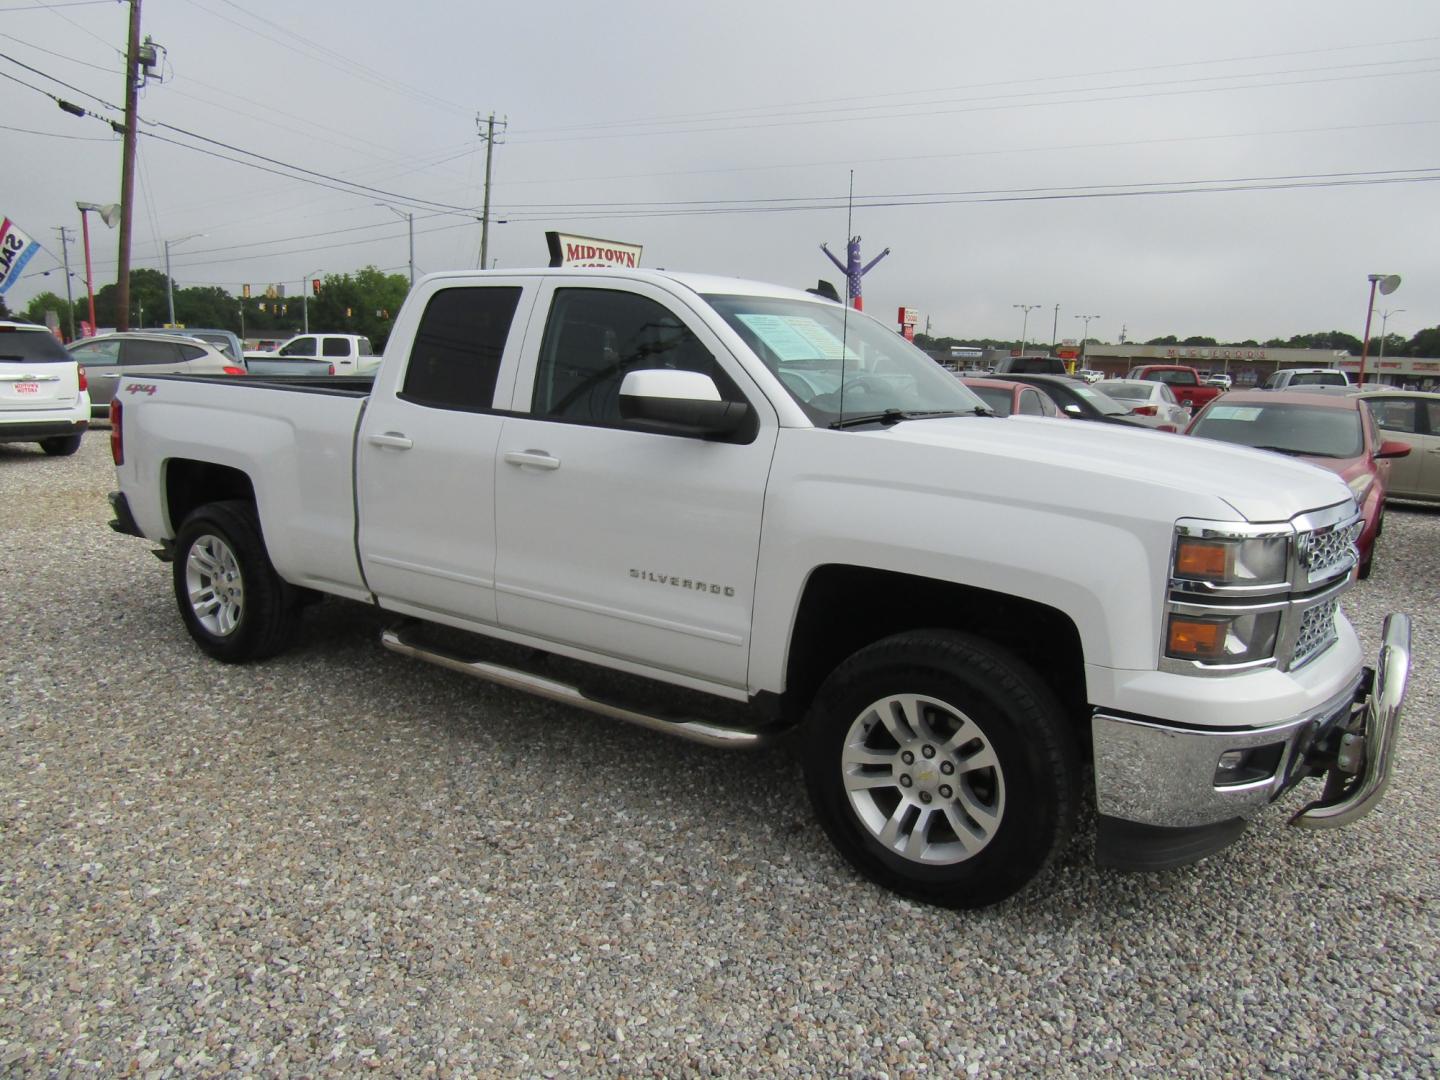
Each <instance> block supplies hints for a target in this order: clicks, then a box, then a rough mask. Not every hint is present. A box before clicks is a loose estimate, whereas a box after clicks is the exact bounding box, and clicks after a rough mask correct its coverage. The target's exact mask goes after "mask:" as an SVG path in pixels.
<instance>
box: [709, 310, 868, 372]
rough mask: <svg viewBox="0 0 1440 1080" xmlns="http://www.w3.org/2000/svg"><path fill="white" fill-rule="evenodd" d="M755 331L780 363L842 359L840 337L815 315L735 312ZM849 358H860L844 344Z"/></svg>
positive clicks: (737, 316) (846, 355) (738, 317)
mask: <svg viewBox="0 0 1440 1080" xmlns="http://www.w3.org/2000/svg"><path fill="white" fill-rule="evenodd" d="M735 317H736V318H737V319H739V320H740V321H741V322H743V323H744V324H745V325H746V326H748V327H749V328H750V329H751V330H753V331H755V334H756V336H757V337H759V338H760V340H761V341H763V342H764V343H765V345H766V347H767V348H768V349H769V350H770V351H771V352H773V353H774V354H775V355H776V357H778V358H779V360H780V362H781V363H785V362H787V361H791V360H817V359H819V360H839V359H840V350H841V345H840V339H839V338H837V337H836V336H835V335H834V334H832V333H831V332H830V331H829V330H827V329H825V327H823V326H821V325H820V324H819V323H818V322H816V321H815V320H814V319H811V318H809V317H807V316H804V315H756V314H749V315H746V314H739V313H737V314H736V316H735ZM845 358H846V359H847V360H857V361H858V360H859V359H860V357H859V356H857V355H856V354H855V350H854V349H852V348H849V347H848V346H846V347H845Z"/></svg>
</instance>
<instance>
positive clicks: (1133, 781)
mask: <svg viewBox="0 0 1440 1080" xmlns="http://www.w3.org/2000/svg"><path fill="white" fill-rule="evenodd" d="M1409 671H1410V619H1409V616H1406V615H1390V616H1387V617H1386V619H1385V627H1384V641H1383V644H1382V645H1381V648H1380V656H1379V661H1378V663H1377V665H1376V667H1375V669H1374V670H1373V672H1372V671H1371V669H1369V668H1367V669H1365V671H1364V674H1363V676H1362V677H1361V678H1360V679H1359V680H1357V682H1356V684H1355V686H1353V687H1352V688H1351V689H1350V690H1349V691H1347V692H1346V693H1345V694H1343V695H1341V696H1340V697H1337V698H1335V699H1333V700H1331V701H1329V702H1327V703H1326V704H1325V705H1324V706H1323V707H1322V708H1320V709H1318V710H1316V711H1314V712H1311V713H1308V714H1306V715H1304V716H1300V717H1295V718H1293V719H1290V720H1287V721H1285V722H1283V723H1280V724H1276V725H1274V726H1270V727H1264V728H1250V729H1242V730H1233V729H1231V730H1226V729H1204V730H1202V729H1196V728H1176V727H1170V726H1167V725H1165V724H1162V723H1158V722H1155V721H1149V720H1139V719H1134V718H1131V717H1122V716H1112V715H1109V714H1106V713H1096V714H1095V716H1094V717H1093V718H1092V720H1091V731H1092V735H1093V738H1094V753H1095V798H1096V806H1097V809H1098V810H1099V812H1100V814H1101V817H1102V820H1103V819H1105V818H1110V819H1117V820H1119V821H1122V822H1130V823H1135V824H1137V825H1141V826H1149V827H1156V828H1161V829H1166V830H1174V829H1194V828H1202V827H1205V826H1210V825H1214V824H1216V823H1218V822H1228V821H1234V820H1235V819H1241V818H1246V817H1250V816H1252V815H1253V814H1254V813H1255V812H1257V811H1258V810H1259V809H1260V808H1261V807H1263V806H1265V805H1266V804H1267V803H1270V802H1272V801H1273V800H1275V799H1276V798H1278V797H1279V796H1280V794H1281V793H1282V792H1284V791H1286V790H1287V789H1289V788H1290V787H1292V786H1294V785H1295V784H1297V783H1299V782H1300V781H1301V780H1303V779H1305V778H1307V777H1312V776H1320V775H1323V776H1325V777H1326V784H1325V791H1324V794H1323V795H1322V796H1321V797H1320V799H1319V800H1318V801H1316V802H1314V803H1311V804H1310V805H1309V806H1307V807H1306V808H1305V809H1304V810H1302V811H1300V813H1298V814H1297V815H1296V816H1295V818H1294V819H1293V823H1294V824H1296V825H1300V826H1303V827H1306V828H1339V827H1340V826H1342V825H1348V824H1349V823H1350V822H1352V821H1355V820H1357V819H1358V818H1361V817H1363V816H1364V815H1365V814H1367V813H1368V812H1369V811H1370V810H1372V809H1373V808H1374V806H1375V804H1376V802H1377V801H1378V800H1379V798H1380V796H1381V795H1382V794H1383V793H1384V790H1385V787H1386V785H1387V784H1388V783H1389V780H1390V772H1391V768H1392V765H1393V757H1394V747H1395V740H1396V735H1397V732H1398V730H1399V723H1400V711H1401V704H1402V703H1403V701H1404V698H1405V684H1406V681H1407V679H1408V676H1409ZM1226 763H1229V764H1231V766H1232V767H1231V768H1229V769H1227V768H1226V767H1225V765H1226ZM1232 839H1233V837H1232ZM1201 854H1205V852H1202V853H1201ZM1197 857H1198V856H1197Z"/></svg>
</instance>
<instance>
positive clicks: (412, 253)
mask: <svg viewBox="0 0 1440 1080" xmlns="http://www.w3.org/2000/svg"><path fill="white" fill-rule="evenodd" d="M375 205H376V206H383V207H385V209H386V210H389V211H390V212H391V213H392V214H397V215H399V216H400V217H402V218H404V219H405V220H406V221H407V222H408V223H409V225H410V287H411V288H412V289H413V288H414V287H415V215H414V214H407V213H406V212H405V211H404V210H397V209H395V207H393V206H391V205H390V204H389V203H383V202H377V203H376V204H375ZM482 269H483V267H482Z"/></svg>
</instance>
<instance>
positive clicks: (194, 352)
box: [180, 341, 210, 360]
mask: <svg viewBox="0 0 1440 1080" xmlns="http://www.w3.org/2000/svg"><path fill="white" fill-rule="evenodd" d="M180 355H181V356H183V357H184V358H185V359H186V360H201V359H203V358H205V357H206V356H209V355H210V354H209V353H207V352H206V351H205V350H204V349H202V348H201V347H200V346H199V345H187V344H186V343H185V342H183V341H182V342H181V343H180Z"/></svg>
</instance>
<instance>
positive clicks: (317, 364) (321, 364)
mask: <svg viewBox="0 0 1440 1080" xmlns="http://www.w3.org/2000/svg"><path fill="white" fill-rule="evenodd" d="M245 371H246V372H247V373H248V374H250V375H334V374H335V365H334V364H332V363H331V362H330V361H329V360H306V359H305V358H304V357H302V356H277V355H275V353H260V352H247V353H246V354H245Z"/></svg>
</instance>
